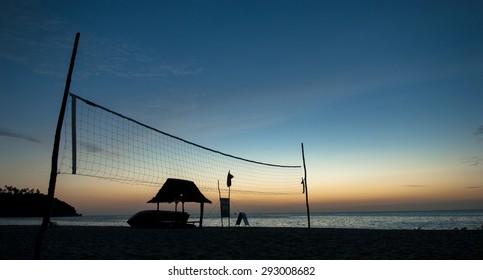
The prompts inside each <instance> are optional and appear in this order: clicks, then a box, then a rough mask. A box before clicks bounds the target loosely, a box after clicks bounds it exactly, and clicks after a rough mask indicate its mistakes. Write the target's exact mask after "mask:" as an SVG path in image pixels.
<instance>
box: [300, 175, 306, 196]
mask: <svg viewBox="0 0 483 280" xmlns="http://www.w3.org/2000/svg"><path fill="white" fill-rule="evenodd" d="M300 184H302V193H305V182H304V178H302V182H300Z"/></svg>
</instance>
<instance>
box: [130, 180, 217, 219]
mask: <svg viewBox="0 0 483 280" xmlns="http://www.w3.org/2000/svg"><path fill="white" fill-rule="evenodd" d="M172 202H174V204H175V211H166V210H159V203H172ZM180 202H181V205H182V211H178V203H180ZM185 202H196V203H199V204H200V220H199V222H198V221H196V222H194V221H193V222H189V221H188V218H189V216H190V215H189V214H188V213H186V212H185V211H184V204H185ZM147 203H156V204H157V209H156V210H144V211H141V212H138V213H136V214H134V215H133V216H132V217H131V218H129V220H128V221H127V223H128V224H129V225H130V226H131V227H133V228H191V227H195V224H198V226H199V227H200V228H201V227H202V226H203V208H204V204H205V203H211V201H210V200H209V199H207V198H206V197H205V196H204V195H203V194H202V193H201V192H200V190H199V189H198V187H197V186H196V185H195V183H193V182H192V181H187V180H183V179H174V178H168V179H167V180H166V182H165V183H164V184H163V186H162V187H161V189H160V190H159V191H158V193H157V194H156V195H155V196H154V197H153V198H152V199H150V200H149V201H148V202H147Z"/></svg>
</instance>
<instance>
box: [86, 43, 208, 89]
mask: <svg viewBox="0 0 483 280" xmlns="http://www.w3.org/2000/svg"><path fill="white" fill-rule="evenodd" d="M82 42H83V43H82V44H81V45H80V47H79V67H78V68H77V70H78V74H77V75H78V76H81V77H89V76H95V75H99V74H101V73H107V74H111V75H114V76H118V77H122V78H138V77H143V78H152V79H156V78H162V77H168V76H188V75H196V74H198V73H201V72H202V71H203V70H204V68H203V67H199V66H195V65H192V64H190V63H188V62H172V61H167V60H166V59H163V58H162V57H161V56H159V55H157V54H156V53H155V52H154V51H152V50H150V49H149V48H146V47H142V46H140V45H139V44H138V43H136V42H133V41H130V40H128V39H119V38H107V37H99V36H92V35H89V34H87V35H86V36H84V37H83V38H82Z"/></svg>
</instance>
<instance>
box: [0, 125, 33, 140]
mask: <svg viewBox="0 0 483 280" xmlns="http://www.w3.org/2000/svg"><path fill="white" fill-rule="evenodd" d="M0 136H4V137H11V138H17V139H22V140H25V141H29V142H33V143H39V144H40V143H42V141H40V140H39V139H37V138H35V137H32V136H30V135H26V134H22V133H18V132H15V131H13V130H11V129H8V128H5V127H1V128H0Z"/></svg>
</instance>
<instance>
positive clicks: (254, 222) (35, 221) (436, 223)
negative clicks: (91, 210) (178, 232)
mask: <svg viewBox="0 0 483 280" xmlns="http://www.w3.org/2000/svg"><path fill="white" fill-rule="evenodd" d="M129 217H130V215H109V216H82V217H62V218H56V217H54V218H52V221H54V222H56V223H57V224H58V225H59V226H62V225H70V226H125V227H128V226H129V225H128V224H127V222H126V221H127V220H128V219H129ZM247 218H248V222H249V223H250V226H252V227H307V216H306V214H251V213H247ZM310 218H311V227H314V228H359V229H417V228H420V229H423V230H424V229H428V230H429V229H438V230H442V229H454V228H467V229H468V230H472V229H481V227H482V226H483V210H465V211H417V212H363V213H361V212H357V213H311V215H310ZM198 219H199V216H198V215H191V217H190V220H198ZM41 221H42V219H41V218H0V225H40V224H41ZM235 222H236V216H233V217H232V219H231V221H230V225H231V226H235ZM223 224H224V226H228V219H227V218H224V220H223ZM203 226H205V227H210V226H211V227H219V226H221V218H220V217H219V216H218V215H206V216H205V217H204V219H203ZM242 226H243V222H242Z"/></svg>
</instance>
